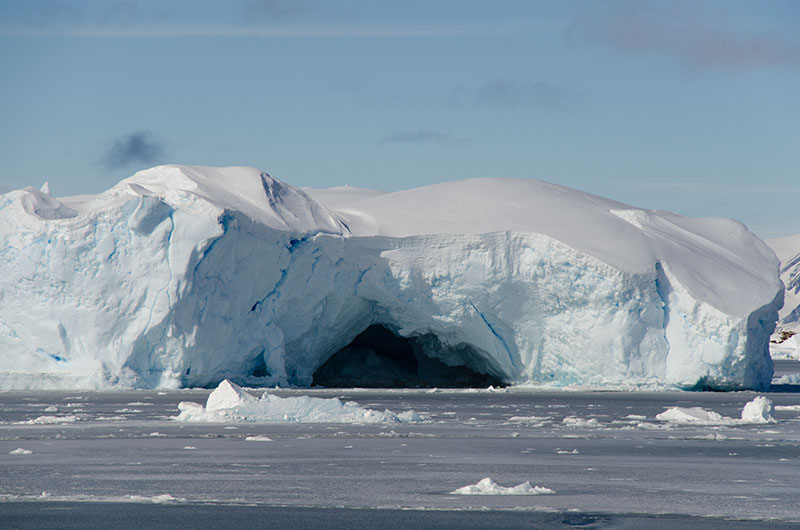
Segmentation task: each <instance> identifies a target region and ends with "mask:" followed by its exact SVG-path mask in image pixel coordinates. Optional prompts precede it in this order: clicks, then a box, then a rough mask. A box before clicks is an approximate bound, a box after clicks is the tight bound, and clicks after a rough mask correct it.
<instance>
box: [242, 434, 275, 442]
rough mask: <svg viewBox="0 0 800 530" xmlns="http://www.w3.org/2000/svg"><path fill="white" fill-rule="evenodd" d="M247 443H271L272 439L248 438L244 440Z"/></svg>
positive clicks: (262, 437)
mask: <svg viewBox="0 0 800 530" xmlns="http://www.w3.org/2000/svg"><path fill="white" fill-rule="evenodd" d="M244 441H245V442H271V441H272V438H270V437H269V436H260V435H259V436H248V437H247V438H245V439H244Z"/></svg>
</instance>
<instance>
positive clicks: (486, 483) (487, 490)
mask: <svg viewBox="0 0 800 530" xmlns="http://www.w3.org/2000/svg"><path fill="white" fill-rule="evenodd" d="M552 493H555V491H553V490H551V489H550V488H545V487H543V486H531V483H530V482H529V481H525V482H523V483H522V484H519V485H517V486H511V487H506V486H500V485H498V484H497V483H496V482H495V481H494V480H492V479H491V478H489V477H486V478H485V479H483V480H481V481H479V482H477V483H476V484H469V485H467V486H463V487H461V488H458V489H457V490H454V491H451V492H450V494H451V495H542V494H552Z"/></svg>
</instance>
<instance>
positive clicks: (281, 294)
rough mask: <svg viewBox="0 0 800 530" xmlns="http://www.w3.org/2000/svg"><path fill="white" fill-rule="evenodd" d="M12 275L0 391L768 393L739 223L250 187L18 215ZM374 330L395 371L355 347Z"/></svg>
mask: <svg viewBox="0 0 800 530" xmlns="http://www.w3.org/2000/svg"><path fill="white" fill-rule="evenodd" d="M0 270H2V271H3V274H2V275H1V276H2V277H1V278H0V301H2V302H1V303H0V388H2V389H10V388H17V389H20V388H113V387H120V388H130V387H133V388H175V387H197V386H205V387H208V386H214V385H216V384H218V383H219V382H220V381H222V380H223V379H225V378H228V379H232V380H235V381H237V382H239V383H241V384H247V385H249V386H253V385H259V386H273V385H276V384H279V385H281V386H300V387H303V386H309V385H311V384H312V383H314V382H315V378H320V381H323V382H322V383H319V384H328V385H329V386H330V383H328V382H331V381H332V382H333V383H332V384H334V385H335V384H337V381H339V383H338V384H347V385H356V386H371V385H373V386H374V385H382V384H384V383H387V382H388V383H387V384H394V385H399V386H403V385H410V386H446V383H447V381H450V380H451V381H454V382H455V381H456V380H458V381H459V384H467V385H477V386H481V385H482V386H487V384H484V383H485V382H487V381H488V384H494V382H497V381H499V382H502V383H508V384H532V385H549V386H554V387H563V386H575V385H578V386H580V385H602V386H627V387H630V386H636V385H652V384H655V385H670V386H678V387H682V388H715V389H742V388H753V389H761V388H766V387H767V386H768V385H769V383H770V379H771V375H772V363H771V360H770V358H769V353H768V343H769V336H770V334H771V333H772V331H773V329H774V326H775V321H776V318H777V311H778V308H779V307H780V306H781V303H782V297H783V287H782V285H781V282H780V279H779V277H778V262H777V260H776V258H775V255H774V253H773V252H772V251H771V250H770V249H769V248H768V247H767V246H766V245H765V244H764V243H763V242H762V241H760V240H759V239H758V238H756V237H755V236H754V235H753V234H751V233H750V232H749V231H748V230H747V228H746V227H745V226H744V225H742V224H741V223H738V222H736V221H733V220H728V219H688V218H685V217H681V216H679V215H676V214H672V213H669V212H662V211H653V210H643V209H639V208H635V207H632V206H629V205H626V204H623V203H620V202H616V201H613V200H609V199H605V198H602V197H598V196H596V195H591V194H588V193H584V192H580V191H577V190H573V189H569V188H565V187H562V186H558V185H555V184H549V183H546V182H541V181H537V180H527V179H493V178H492V179H490V178H480V179H471V180H465V181H457V182H447V183H442V184H436V185H432V186H426V187H423V188H417V189H413V190H408V191H400V192H393V193H381V192H377V191H372V190H359V189H354V188H347V187H344V188H335V189H330V190H311V189H309V190H301V189H298V188H295V187H293V186H290V185H288V184H286V183H283V182H281V181H279V180H277V179H275V178H273V177H271V176H269V175H268V174H266V173H263V172H261V171H258V170H255V169H252V168H243V167H229V168H209V167H202V166H175V165H172V166H160V167H156V168H152V169H148V170H145V171H140V172H138V173H136V174H135V175H133V176H132V177H129V178H127V179H125V180H123V181H121V182H120V183H119V184H117V185H116V186H114V187H112V188H111V189H109V190H107V191H106V192H104V193H101V194H98V195H91V196H78V197H60V198H57V197H54V196H52V195H51V194H50V192H49V190H48V189H42V190H39V189H35V188H26V189H22V190H15V191H11V192H8V193H6V194H4V195H1V196H0ZM369 329H384V330H388V332H389V333H391V334H392V335H393V336H394V337H396V338H397V339H398V340H400V341H405V346H403V348H401V349H402V350H403V351H404V352H405V353H403V355H404V357H402V358H399V359H397V358H394V357H393V356H392V354H389V355H386V354H384V353H382V352H380V351H378V350H380V348H379V347H375V346H374V345H368V347H366V348H365V347H362V346H358V344H357V343H358V340H357V339H358V338H359V337H361V336H362V334H363V333H366V332H367V331H368V330H369ZM359 340H360V339H359ZM353 374H355V375H354V376H353ZM323 375H324V377H321V376H323ZM343 375H346V377H343ZM337 377H338V379H337ZM482 378H483V379H482ZM342 381H345V383H341V382H342Z"/></svg>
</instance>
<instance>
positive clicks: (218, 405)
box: [206, 379, 258, 411]
mask: <svg viewBox="0 0 800 530" xmlns="http://www.w3.org/2000/svg"><path fill="white" fill-rule="evenodd" d="M257 400H258V398H256V397H255V396H253V395H251V394H248V393H247V392H245V391H244V389H243V388H242V387H240V386H239V385H237V384H236V383H232V382H230V381H228V380H227V379H225V380H224V381H223V382H221V383H220V384H219V386H217V388H215V389H214V391H213V392H211V394H209V396H208V399H207V400H206V410H208V411H215V410H222V409H232V408H234V407H238V406H239V405H244V404H245V403H252V402H254V401H257Z"/></svg>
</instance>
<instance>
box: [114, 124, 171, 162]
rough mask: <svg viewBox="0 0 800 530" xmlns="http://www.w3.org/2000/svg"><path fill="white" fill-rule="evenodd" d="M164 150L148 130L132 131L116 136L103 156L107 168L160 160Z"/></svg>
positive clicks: (163, 155)
mask: <svg viewBox="0 0 800 530" xmlns="http://www.w3.org/2000/svg"><path fill="white" fill-rule="evenodd" d="M165 154H166V151H165V149H164V146H163V144H162V142H161V141H160V140H159V139H157V138H156V137H155V136H153V135H152V134H151V133H150V132H148V131H134V132H132V133H131V134H128V135H126V136H124V137H122V138H117V139H116V140H114V143H113V144H112V145H111V148H110V149H109V150H108V152H107V153H106V154H105V156H104V157H103V163H104V164H105V166H106V167H107V168H108V169H119V168H123V167H128V166H131V165H134V164H157V163H159V162H162V161H163V159H164V157H165Z"/></svg>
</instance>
